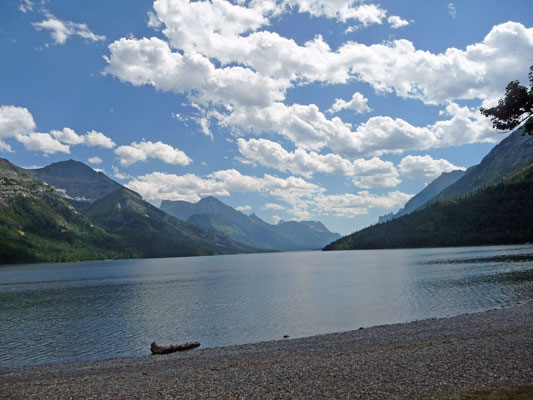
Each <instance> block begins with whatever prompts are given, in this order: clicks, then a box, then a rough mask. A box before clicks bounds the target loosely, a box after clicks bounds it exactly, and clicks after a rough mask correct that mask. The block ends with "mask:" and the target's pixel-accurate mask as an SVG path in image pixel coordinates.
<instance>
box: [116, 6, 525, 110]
mask: <svg viewBox="0 0 533 400" xmlns="http://www.w3.org/2000/svg"><path fill="white" fill-rule="evenodd" d="M215 3H216V4H215ZM222 3H225V2H223V1H218V2H213V3H211V2H206V1H198V2H189V1H185V0H182V1H179V2H170V1H169V0H157V1H155V3H154V11H155V14H156V15H157V18H158V20H159V21H160V22H161V24H162V25H163V26H164V27H165V28H164V29H163V33H164V35H165V36H166V37H167V39H168V42H169V43H170V45H171V46H172V47H173V48H175V49H179V50H180V51H183V52H184V53H185V54H202V55H203V56H204V57H207V58H208V59H216V60H218V61H219V62H220V63H221V65H223V66H224V65H230V64H239V65H242V66H243V68H244V69H248V68H249V69H251V70H253V71H255V72H257V73H258V74H260V75H261V76H263V77H265V78H266V77H269V78H273V79H276V80H287V79H288V80H290V81H292V82H293V83H294V82H298V83H299V84H302V83H311V82H325V83H330V84H332V83H347V82H348V81H350V80H353V79H357V80H360V81H362V82H366V83H369V84H370V85H372V87H373V88H374V89H375V90H376V91H378V92H393V93H395V94H396V95H398V96H400V97H405V98H417V99H420V100H422V101H424V102H426V103H430V104H446V103H448V102H450V101H453V100H457V99H475V98H481V99H482V100H483V99H486V98H489V97H490V98H493V97H497V96H499V95H500V94H501V93H502V91H503V88H504V87H505V85H506V84H507V82H509V81H510V80H513V79H516V77H517V76H521V77H524V78H526V73H525V72H524V71H526V72H527V69H528V67H529V64H530V60H529V58H528V56H527V55H528V54H530V53H531V52H532V50H533V28H530V29H526V28H525V27H524V26H523V25H522V24H520V23H515V22H506V23H503V24H500V25H496V26H494V27H493V28H492V29H491V31H490V32H489V33H488V34H487V36H486V37H485V38H484V39H483V40H482V41H481V42H479V43H475V44H472V45H470V46H467V47H466V49H464V50H462V49H457V48H449V49H447V50H446V51H445V52H443V53H438V54H435V53H431V52H428V51H424V50H417V49H416V48H415V46H414V45H413V43H412V42H410V41H408V40H405V39H401V40H394V41H390V42H385V43H380V44H373V45H366V44H363V43H357V42H346V43H344V44H343V45H341V46H340V47H339V48H338V49H337V50H336V51H332V50H331V48H330V47H329V45H328V44H327V43H326V42H325V41H324V39H323V38H322V37H321V36H317V37H315V38H314V39H313V40H310V41H308V42H306V43H304V44H303V45H299V44H297V43H296V42H295V41H294V40H292V39H288V38H284V37H282V36H280V35H279V34H277V33H275V32H270V31H267V30H260V28H262V27H263V26H264V25H266V24H267V23H268V18H266V17H265V15H267V14H265V15H263V16H259V15H258V14H257V10H261V8H260V7H259V6H258V4H259V3H260V2H252V3H251V7H252V9H249V8H247V7H244V6H237V5H235V7H237V9H238V10H239V12H238V13H236V14H235V15H241V14H242V15H245V14H246V13H248V12H252V13H253V14H254V15H255V16H256V17H255V18H254V19H253V21H254V23H250V22H249V20H248V19H244V20H241V19H240V18H239V17H236V16H234V18H236V21H237V22H236V27H235V28H221V27H220V26H221V25H223V24H224V21H225V20H224V18H226V16H225V14H224V13H222V12H221V7H220V4H222ZM352 3H353V2H348V1H338V2H331V3H330V2H323V1H307V0H306V1H303V0H302V1H295V2H293V3H292V4H293V5H296V6H298V10H299V11H300V12H302V10H305V12H309V13H311V15H316V16H318V15H326V16H328V17H330V18H333V17H334V16H336V15H340V14H338V13H339V10H341V9H346V7H348V8H353V7H351V5H352ZM228 4H229V3H228ZM261 4H264V3H263V2H261ZM271 4H273V6H272V7H270V8H268V7H266V8H264V7H263V9H262V12H264V13H268V12H272V10H273V9H277V10H278V11H277V12H280V11H279V9H278V8H279V4H278V3H271ZM276 4H277V6H276ZM283 4H287V3H286V2H285V3H283ZM254 7H255V8H254ZM365 7H366V8H365ZM200 8H201V10H202V11H203V12H205V13H206V15H208V16H209V17H208V21H211V19H216V18H218V19H219V20H218V21H217V22H208V23H207V24H206V26H205V27H204V25H203V24H202V27H201V28H200V27H199V25H198V23H197V21H198V20H199V19H198V16H199V14H198V12H199V10H200ZM357 8H358V9H367V10H370V9H374V10H377V9H378V8H377V6H375V5H370V4H364V5H361V6H359V7H357ZM353 9H355V8H353ZM378 14H379V13H378ZM246 15H247V14H246ZM369 15H370V13H369ZM394 17H395V16H391V17H389V18H391V22H390V23H391V24H392V25H394V24H402V23H403V22H400V19H397V18H394ZM383 18H385V15H383ZM378 19H379V18H378ZM401 21H403V20H401ZM226 22H227V21H226ZM229 25H231V24H229ZM115 43H117V42H115ZM110 50H111V52H112V53H114V52H115V49H113V48H112V47H110ZM316 60H320V62H319V63H317V62H316ZM123 61H127V62H128V61H129V63H131V62H134V63H136V64H141V65H142V64H145V63H144V60H143V59H142V58H131V59H129V60H123ZM154 61H155V60H154ZM140 68H141V69H142V68H144V67H140ZM132 69H135V68H132ZM153 84H154V86H157V87H160V85H158V84H157V83H156V82H155V80H154V83H153ZM164 90H165V89H164Z"/></svg>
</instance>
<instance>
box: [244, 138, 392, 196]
mask: <svg viewBox="0 0 533 400" xmlns="http://www.w3.org/2000/svg"><path fill="white" fill-rule="evenodd" d="M237 145H238V147H239V151H240V153H241V154H242V155H243V156H244V157H245V158H246V160H250V161H252V162H255V163H258V164H260V165H262V166H264V167H269V168H274V169H277V170H279V171H284V172H285V171H290V172H291V173H293V174H298V175H303V176H305V177H311V176H312V175H313V174H315V173H324V174H332V175H344V176H349V177H351V178H352V180H353V182H354V184H356V185H357V186H359V187H361V188H372V187H390V186H396V185H397V184H399V183H400V180H399V174H398V171H397V170H396V167H394V164H392V163H391V162H389V161H382V160H380V159H378V158H375V157H374V158H372V159H369V160H365V159H362V158H361V159H357V160H354V161H350V160H347V159H345V158H342V157H341V156H339V155H338V154H325V155H322V154H318V153H316V152H313V151H311V152H306V151H305V150H303V149H296V150H295V151H294V152H288V151H287V150H285V149H284V148H283V147H282V146H281V145H280V144H279V143H276V142H272V141H270V140H266V139H250V140H248V141H246V140H244V139H242V138H239V139H238V140H237Z"/></svg>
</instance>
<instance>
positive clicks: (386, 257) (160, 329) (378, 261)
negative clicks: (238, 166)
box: [0, 246, 533, 367]
mask: <svg viewBox="0 0 533 400" xmlns="http://www.w3.org/2000/svg"><path fill="white" fill-rule="evenodd" d="M532 298H533V246H497V247H463V248H440V249H415V250H370V251H347V252H292V253H275V254H251V255H235V256H215V257H196V258H166V259H149V260H120V261H93V262H78V263H61V264H32V265H18V266H3V267H0V350H1V351H0V367H12V366H22V365H35V364H43V363H56V362H71V361H80V360H94V359H103V358H112V357H125V356H138V355H147V354H149V353H150V351H149V346H150V343H151V342H152V341H154V340H155V341H157V342H158V343H161V344H169V343H181V342H186V341H191V340H198V341H200V342H201V343H202V346H203V347H213V346H226V345H231V344H241V343H251V342H259V341H264V340H274V339H281V338H282V337H283V335H290V337H291V338H294V337H302V336H310V335H316V334H321V333H329V332H339V331H347V330H352V329H358V328H359V327H361V326H363V327H368V326H373V325H380V324H390V323H396V322H405V321H412V320H416V319H422V318H428V317H440V316H447V315H456V314H461V313H466V312H476V311H482V310H487V309H491V308H495V307H499V306H507V305H512V304H516V303H518V302H522V301H525V300H529V299H532Z"/></svg>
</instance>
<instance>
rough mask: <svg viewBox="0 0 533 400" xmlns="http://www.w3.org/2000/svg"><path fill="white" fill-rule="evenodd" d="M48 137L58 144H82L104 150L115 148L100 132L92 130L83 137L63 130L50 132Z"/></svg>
mask: <svg viewBox="0 0 533 400" xmlns="http://www.w3.org/2000/svg"><path fill="white" fill-rule="evenodd" d="M50 135H52V136H53V137H54V138H55V139H57V140H59V141H60V142H62V143H65V144H69V145H77V144H84V145H86V146H90V147H103V148H105V149H112V148H113V147H115V142H113V141H112V140H111V139H110V138H108V137H107V136H106V135H104V134H103V133H102V132H96V131H94V130H92V131H89V132H87V133H86V134H85V135H78V134H77V133H76V132H75V131H74V130H73V129H70V128H63V130H61V131H58V130H52V131H50Z"/></svg>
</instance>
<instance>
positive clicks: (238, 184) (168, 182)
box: [126, 169, 325, 202]
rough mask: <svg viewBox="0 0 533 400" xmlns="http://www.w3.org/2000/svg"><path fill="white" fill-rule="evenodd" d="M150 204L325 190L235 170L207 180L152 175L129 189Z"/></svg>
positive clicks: (296, 180)
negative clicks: (252, 193) (235, 193)
mask: <svg viewBox="0 0 533 400" xmlns="http://www.w3.org/2000/svg"><path fill="white" fill-rule="evenodd" d="M126 186H127V187H129V188H130V189H132V190H135V191H136V192H138V193H140V194H141V195H142V196H143V197H145V198H147V199H149V200H151V201H156V202H157V201H159V200H185V201H190V202H196V201H199V200H200V199H201V198H202V197H205V196H229V195H230V192H239V193H246V192H262V193H267V194H270V195H273V196H275V197H276V196H282V197H283V193H285V192H291V193H292V195H293V196H296V197H309V196H312V195H313V194H316V193H320V192H322V191H324V190H325V189H323V188H321V187H319V186H317V185H315V184H312V183H309V182H306V181H304V180H303V179H301V178H296V177H289V178H286V179H283V178H278V177H276V176H272V175H268V174H265V175H264V176H263V177H262V178H260V177H255V176H249V175H242V174H241V173H240V172H239V171H237V170H234V169H229V170H221V171H216V172H214V173H212V174H209V175H207V176H205V177H199V176H197V175H194V174H186V175H174V174H166V173H162V172H153V173H151V174H147V175H144V176H140V177H137V178H135V179H133V180H132V181H130V182H129V183H128V184H127V185H126Z"/></svg>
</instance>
